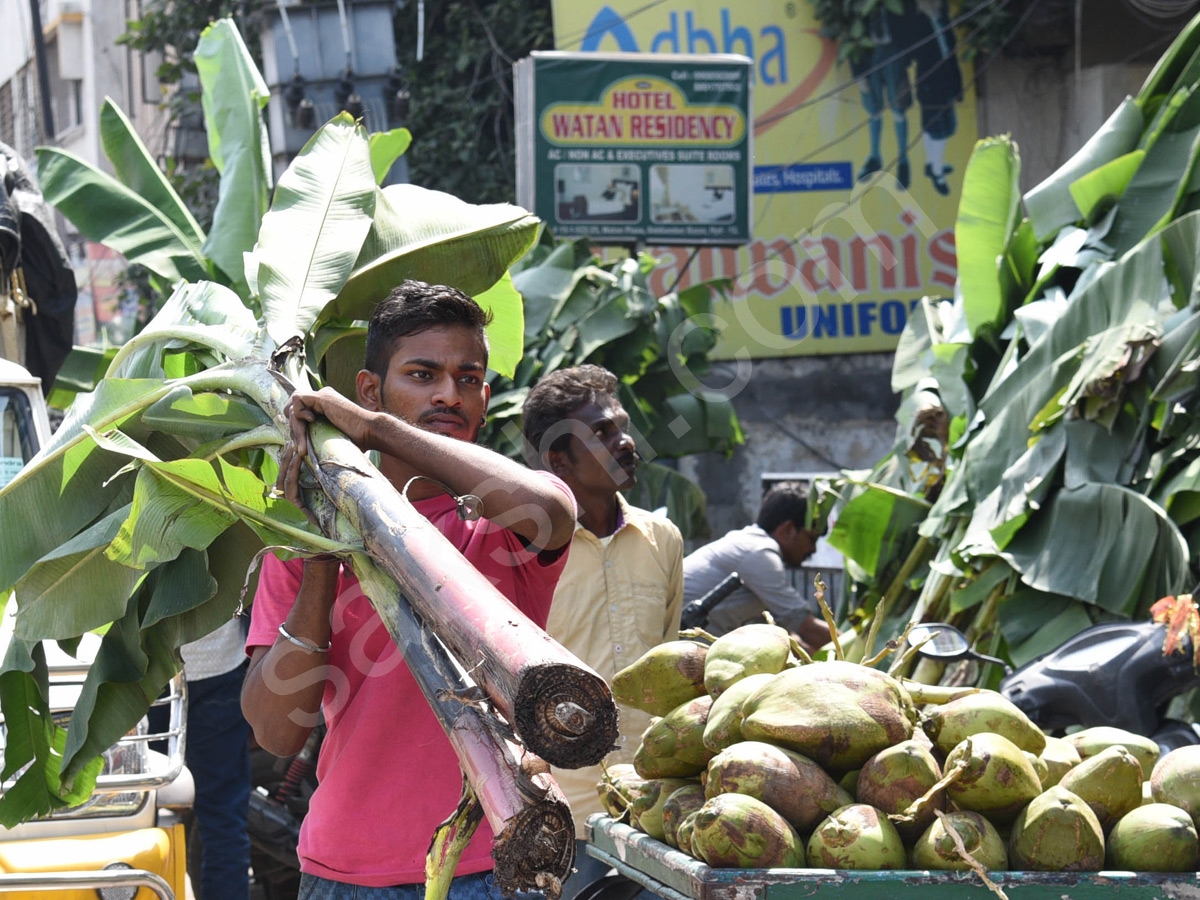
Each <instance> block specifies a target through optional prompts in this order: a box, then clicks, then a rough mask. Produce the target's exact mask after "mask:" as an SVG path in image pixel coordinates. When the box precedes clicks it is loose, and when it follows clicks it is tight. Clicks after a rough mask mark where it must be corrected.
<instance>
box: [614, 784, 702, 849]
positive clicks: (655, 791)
mask: <svg viewBox="0 0 1200 900" xmlns="http://www.w3.org/2000/svg"><path fill="white" fill-rule="evenodd" d="M689 785H690V786H693V787H697V788H698V787H700V785H699V784H696V783H695V782H694V781H689V780H687V779H685V778H651V779H649V780H648V781H647V782H646V784H645V787H644V788H643V789H642V791H641V793H640V794H639V795H638V796H637V797H635V798H634V800H633V804H632V806H631V807H630V821H629V824H630V825H632V826H633V827H634V828H636V829H637V830H638V831H642V832H645V833H646V834H648V835H650V837H652V838H654V839H655V840H656V841H661V840H663V839H664V838H665V837H666V834H665V832H664V831H663V807H664V806H665V805H666V802H667V798H668V797H670V796H671V795H672V794H673V793H675V792H676V791H678V790H679V789H680V788H682V787H687V786H689Z"/></svg>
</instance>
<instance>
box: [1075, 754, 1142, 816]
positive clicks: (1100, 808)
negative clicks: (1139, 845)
mask: <svg viewBox="0 0 1200 900" xmlns="http://www.w3.org/2000/svg"><path fill="white" fill-rule="evenodd" d="M1058 783H1059V785H1060V786H1061V787H1064V788H1066V789H1067V790H1068V791H1070V792H1071V793H1072V794H1075V795H1076V796H1077V797H1079V798H1081V799H1082V800H1083V802H1084V803H1086V804H1087V805H1088V806H1090V807H1091V808H1092V812H1094V813H1095V814H1096V818H1097V819H1099V820H1100V827H1101V828H1102V829H1104V833H1105V834H1108V832H1109V830H1110V829H1111V828H1112V827H1113V826H1114V825H1116V824H1117V820H1118V819H1120V818H1121V817H1122V816H1124V815H1125V814H1126V813H1128V812H1129V811H1131V810H1134V809H1137V808H1138V807H1139V806H1141V805H1142V766H1141V763H1139V762H1138V761H1137V760H1136V759H1135V758H1134V756H1133V754H1132V753H1130V752H1129V751H1128V750H1126V749H1125V748H1124V747H1123V746H1121V745H1120V744H1115V745H1113V746H1112V747H1108V748H1107V749H1105V750H1102V751H1100V752H1099V753H1097V754H1096V755H1095V756H1089V757H1088V758H1087V759H1085V760H1084V761H1083V762H1081V763H1080V764H1079V765H1077V766H1076V767H1075V768H1073V769H1072V770H1071V771H1070V772H1068V773H1067V774H1066V775H1064V776H1063V777H1062V779H1061V780H1060V781H1059V782H1058Z"/></svg>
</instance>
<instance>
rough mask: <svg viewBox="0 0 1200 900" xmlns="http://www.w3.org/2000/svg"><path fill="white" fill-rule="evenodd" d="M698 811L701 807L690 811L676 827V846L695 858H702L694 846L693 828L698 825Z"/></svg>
mask: <svg viewBox="0 0 1200 900" xmlns="http://www.w3.org/2000/svg"><path fill="white" fill-rule="evenodd" d="M698 812H700V810H699V809H698V810H696V812H691V813H688V814H687V815H686V816H684V817H683V820H682V821H681V822H680V823H679V825H678V826H677V827H676V828H675V848H676V849H677V850H679V851H680V852H681V853H686V854H687V855H688V856H691V857H693V858H695V859H699V858H700V857H699V856H697V855H696V851H695V849H694V848H693V847H692V829H693V828H695V826H696V813H698Z"/></svg>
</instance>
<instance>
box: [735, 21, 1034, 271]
mask: <svg viewBox="0 0 1200 900" xmlns="http://www.w3.org/2000/svg"><path fill="white" fill-rule="evenodd" d="M1004 2H1006V3H1007V2H1011V0H1004ZM1041 2H1042V0H1034V2H1032V3H1030V4H1029V6H1028V7H1026V9H1025V11H1024V12H1023V13H1022V14H1021V16H1020V17H1019V18H1018V19H1017V21H1016V23H1015V24H1014V25H1013V29H1012V31H1010V32H1009V34H1008V36H1007V37H1006V38H1005V39H1004V40H1003V41H1002V42H1001V44H1000V46H999V47H997V48H996V52H995V53H993V54H991V55H990V56H989V57H988V59H987V60H986V61H985V62H984V64H983V65H982V66H979V67H977V68H976V69H975V73H974V75H973V76H972V77H971V79H970V81H968V82H967V83H966V84H965V85H963V90H964V91H968V90H970V89H971V88H973V87H974V86H975V84H976V83H977V82H978V81H979V79H980V78H982V77H983V75H984V73H985V72H986V71H987V70H988V69H989V68H990V67H991V66H992V64H993V63H994V62H995V61H996V59H997V58H999V53H1000V51H1002V50H1003V49H1004V48H1005V47H1006V46H1008V44H1009V42H1010V41H1012V39H1013V38H1014V37H1016V35H1017V34H1018V33H1019V32H1020V30H1021V29H1022V28H1023V27H1024V25H1025V23H1026V22H1027V21H1028V20H1029V17H1030V15H1032V13H1033V11H1034V10H1035V9H1037V8H1038V6H1039V5H1040V3H1041ZM917 83H918V82H914V87H915V85H916V84H917ZM867 124H868V123H867V122H866V121H864V122H863V123H861V124H860V125H858V126H856V127H855V128H854V129H852V130H851V131H849V132H847V133H846V134H845V135H842V136H840V137H839V138H837V139H836V140H835V141H833V142H830V143H827V144H825V145H824V146H822V147H820V148H818V149H817V150H814V151H813V152H812V153H810V154H808V155H807V156H805V157H803V158H802V159H800V160H798V162H800V163H803V162H807V161H808V160H811V159H812V158H813V157H814V156H816V155H817V154H819V153H823V152H824V151H825V150H828V149H829V148H830V147H831V146H834V145H836V144H837V143H840V142H841V141H842V140H845V138H846V137H849V136H850V135H851V134H854V133H855V132H857V131H860V130H861V129H863V128H865V127H866V126H867ZM921 137H922V136H921V134H918V135H917V136H916V137H915V138H913V139H912V140H911V141H909V143H908V145H907V146H906V147H905V156H906V157H907V151H908V150H911V149H912V148H913V147H915V146H916V145H917V143H918V142H919V141H920V140H921ZM900 159H901V157H900V156H899V155H897V156H896V158H895V159H893V160H892V161H891V162H889V163H888V164H887V165H886V166H884V167H883V168H882V169H881V171H883V172H888V173H889V174H890V173H891V172H892V170H893V169H894V168H895V167H896V166H897V165H898V164H899V162H900ZM873 188H874V180H873V181H872V183H871V184H868V185H867V187H866V188H865V189H864V190H863V192H862V193H860V194H859V195H858V196H856V197H853V198H852V199H850V200H846V201H843V202H842V203H840V204H835V205H834V206H833V208H832V209H831V211H829V212H828V213H827V214H826V215H824V216H823V217H822V218H819V219H817V220H816V221H815V222H813V223H812V224H811V225H809V226H808V227H807V228H804V229H802V230H801V231H800V232H799V233H797V234H796V236H795V237H793V238H792V239H791V240H789V241H788V242H787V247H788V248H789V249H791V248H793V247H795V246H797V245H798V244H799V243H800V241H802V240H804V238H806V237H808V236H809V235H811V234H812V233H813V231H814V230H815V229H817V228H819V227H821V226H822V225H824V224H825V223H826V222H828V221H830V220H832V219H835V218H837V217H838V216H840V215H841V214H842V213H843V212H845V211H846V210H847V209H849V208H850V207H851V206H853V205H854V204H856V203H857V202H858V201H859V200H861V199H862V197H863V195H864V194H866V193H867V192H869V191H871V190H872V189H873ZM781 256H782V251H780V250H774V251H773V252H772V254H771V255H770V256H767V257H766V258H765V259H764V260H763V261H764V262H770V261H771V260H773V259H779V258H780V257H781ZM742 274H744V273H741V272H739V273H736V274H735V275H733V276H732V277H733V279H734V281H736V280H737V279H738V278H740V277H741V275H742Z"/></svg>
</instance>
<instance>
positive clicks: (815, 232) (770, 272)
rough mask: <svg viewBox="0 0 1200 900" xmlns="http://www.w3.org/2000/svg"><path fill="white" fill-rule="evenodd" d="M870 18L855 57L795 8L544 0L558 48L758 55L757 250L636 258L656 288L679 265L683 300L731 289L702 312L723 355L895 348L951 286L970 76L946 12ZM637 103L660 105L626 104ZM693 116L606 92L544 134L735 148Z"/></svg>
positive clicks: (926, 6) (973, 129)
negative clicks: (872, 44) (647, 266)
mask: <svg viewBox="0 0 1200 900" xmlns="http://www.w3.org/2000/svg"><path fill="white" fill-rule="evenodd" d="M883 6H884V4H880V7H881V9H880V10H879V11H878V13H876V14H874V15H873V16H872V17H871V19H870V20H869V21H864V23H863V25H864V28H866V29H867V30H868V33H869V34H870V35H871V36H872V38H873V39H874V40H875V41H876V44H877V46H876V49H875V50H874V51H873V52H872V53H870V54H868V55H867V56H866V57H865V58H862V59H858V60H855V61H854V62H853V63H851V62H848V61H839V60H838V48H837V47H836V46H835V45H834V44H833V43H832V42H830V41H829V40H827V39H825V38H823V37H821V35H820V33H819V25H818V23H817V22H816V21H815V19H814V18H813V13H812V5H811V3H810V2H808V0H760V2H756V3H742V4H736V5H735V4H733V3H732V2H731V0H661V2H658V3H650V4H647V3H645V2H644V0H610V2H608V3H599V2H589V0H571V2H566V0H553V9H554V29H555V40H556V45H557V48H558V49H560V50H575V51H579V50H582V51H602V52H603V51H618V50H621V51H629V52H650V53H740V54H743V55H746V56H749V57H750V58H751V59H753V60H754V70H755V84H754V114H755V119H754V122H753V125H752V127H753V136H754V186H755V197H754V238H753V240H752V241H751V242H750V243H749V244H747V245H746V246H744V247H740V248H737V249H728V248H719V247H702V248H699V249H698V250H695V256H694V257H693V255H692V254H693V248H688V247H651V248H649V249H650V251H651V252H653V253H654V254H655V255H658V256H661V257H664V258H665V259H666V260H667V263H666V264H664V265H663V266H661V267H660V268H659V270H658V271H657V272H656V273H655V276H654V278H655V283H654V287H655V289H656V291H658V292H659V293H663V292H665V291H666V290H668V289H669V288H670V287H671V285H672V284H674V283H675V281H676V279H677V278H678V277H679V270H680V269H681V268H682V267H684V266H686V267H687V268H686V270H685V271H684V272H683V275H682V278H680V279H679V283H678V288H679V289H683V288H686V287H687V286H688V285H690V284H694V283H696V282H698V281H702V280H706V279H710V278H729V279H732V280H733V283H734V287H733V292H732V295H731V298H730V299H729V300H728V301H722V302H719V303H717V304H716V306H715V308H714V313H715V314H716V318H717V320H718V321H717V322H716V323H715V324H717V325H718V326H719V327H722V328H723V329H724V330H723V332H722V337H721V341H720V344H719V345H718V348H717V354H716V355H717V356H719V357H723V358H738V357H741V358H745V357H751V358H752V357H779V356H794V355H817V354H830V353H853V352H861V351H879V350H891V349H894V348H895V346H896V342H897V340H898V338H899V335H900V332H901V331H902V330H903V328H904V324H905V322H906V321H907V317H908V314H909V312H910V311H911V310H912V308H913V306H914V305H915V303H916V301H917V300H918V299H919V298H920V297H922V296H923V295H925V294H950V293H952V292H953V289H954V280H955V273H956V259H955V251H954V218H955V214H956V210H957V207H958V191H959V188H960V186H961V183H962V172H963V170H964V169H965V167H966V163H967V159H968V157H969V156H970V153H971V148H972V146H973V145H974V142H975V140H976V137H977V125H976V118H975V93H974V73H973V71H972V68H971V66H970V65H969V64H968V63H966V62H964V61H962V60H961V59H960V58H959V55H958V52H957V49H958V48H956V41H955V33H954V28H953V26H952V24H951V21H950V17H949V13H948V10H947V9H946V4H945V2H944V0H901V3H900V4H899V5H898V6H897V7H896V8H895V9H892V10H886V9H883V8H882V7H883ZM897 10H898V11H897ZM968 25H969V23H968ZM632 93H638V94H640V95H642V96H641V97H640V99H639V100H638V101H635V102H638V103H650V104H663V105H662V106H656V107H652V108H645V107H642V106H639V107H637V108H630V107H629V106H628V105H627V104H628V102H629V95H630V94H632ZM668 103H669V104H673V105H672V106H667V105H666V104H668ZM622 104H626V105H622ZM696 112H698V111H689V110H687V109H686V104H684V102H683V98H682V97H679V96H678V95H677V92H676V94H675V95H672V93H671V92H670V91H668V90H666V89H665V88H663V89H661V90H648V89H646V87H643V88H642V89H640V90H638V91H634V90H633V86H632V85H622V84H615V85H613V86H612V88H611V89H610V90H609V92H607V94H606V95H605V98H604V100H603V102H602V103H600V104H598V105H597V106H595V107H591V108H583V107H580V108H570V109H567V108H563V109H553V110H549V111H547V113H546V115H545V116H544V118H543V121H542V123H541V125H542V128H543V131H544V133H545V134H547V136H549V135H556V137H555V138H554V139H555V140H556V141H559V142H562V143H564V144H569V143H570V141H571V140H572V138H574V139H576V140H587V141H592V142H594V141H596V140H597V138H599V139H601V140H603V139H605V138H606V136H611V137H612V139H613V140H614V141H615V140H618V139H619V140H621V141H623V142H624V143H626V144H628V143H629V138H630V136H631V135H634V132H633V129H634V128H635V127H636V128H637V129H638V131H637V132H636V135H635V136H634V139H635V140H636V141H639V142H640V143H643V144H646V145H647V146H667V145H670V146H687V145H694V144H696V143H708V144H719V143H721V142H722V140H723V138H722V135H723V134H724V131H723V130H724V129H726V128H728V129H730V135H731V136H730V138H729V139H730V140H733V139H736V138H735V137H733V135H734V134H735V133H736V132H735V131H734V129H736V128H737V127H738V126H737V125H736V124H734V123H733V122H732V121H731V120H726V119H722V118H721V117H722V113H721V112H720V111H716V110H712V109H707V108H706V109H705V110H704V112H703V116H697V115H695V113H696ZM732 112H736V111H732ZM725 115H728V113H726V114H725ZM700 118H704V119H705V120H706V121H704V122H701V121H699V119H700ZM718 120H720V121H718ZM634 121H638V125H637V126H635V125H634V124H633V123H634ZM741 127H743V128H744V127H745V125H744V123H742V124H741Z"/></svg>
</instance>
